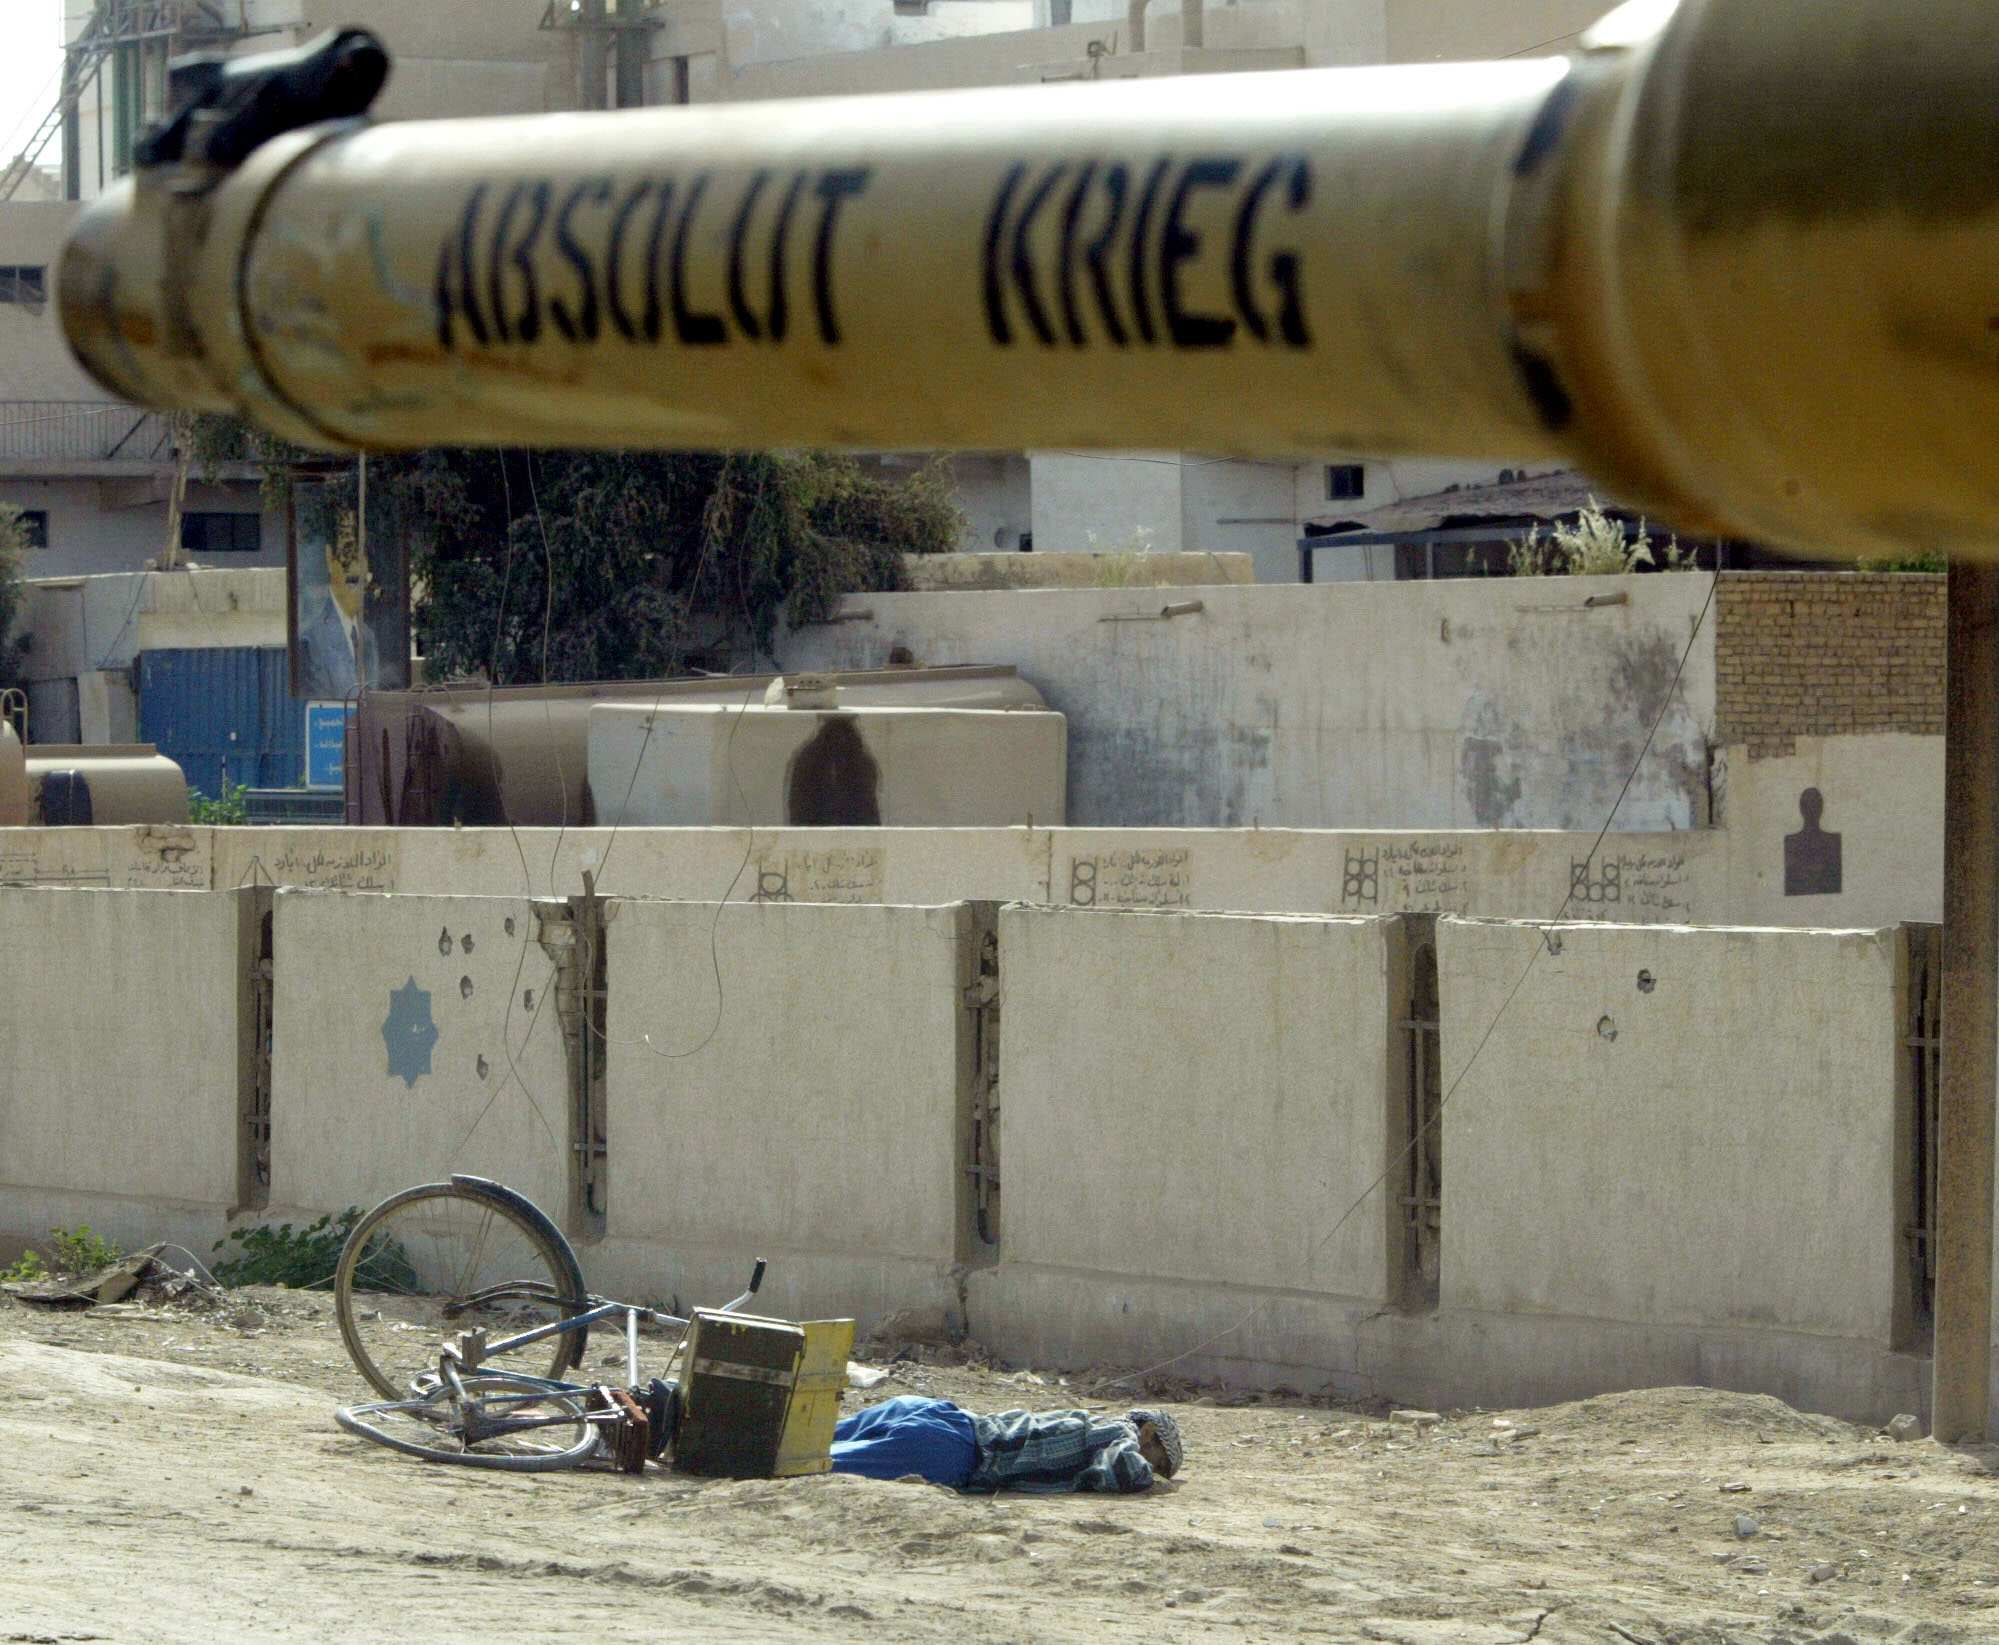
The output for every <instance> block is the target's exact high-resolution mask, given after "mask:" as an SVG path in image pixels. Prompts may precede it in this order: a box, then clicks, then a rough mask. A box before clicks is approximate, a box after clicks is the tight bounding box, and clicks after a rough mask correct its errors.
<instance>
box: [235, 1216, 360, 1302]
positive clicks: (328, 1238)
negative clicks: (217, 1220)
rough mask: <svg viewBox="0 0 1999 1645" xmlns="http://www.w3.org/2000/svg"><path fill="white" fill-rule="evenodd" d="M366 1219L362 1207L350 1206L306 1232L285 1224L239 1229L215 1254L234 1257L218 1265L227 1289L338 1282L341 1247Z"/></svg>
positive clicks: (308, 1228) (318, 1222)
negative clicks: (335, 1272)
mask: <svg viewBox="0 0 1999 1645" xmlns="http://www.w3.org/2000/svg"><path fill="white" fill-rule="evenodd" d="M360 1219H361V1208H360V1207H359V1206H358V1205H350V1206H348V1207H347V1209H346V1210H344V1211H342V1212H341V1213H340V1215H339V1216H338V1217H321V1218H320V1219H319V1220H318V1221H317V1222H313V1223H308V1224H307V1225H306V1226H305V1227H303V1228H294V1227H293V1226H292V1225H291V1224H290V1223H288V1222H281V1223H279V1224H278V1225H277V1227H275V1228H273V1227H271V1226H269V1225H268V1224H264V1225H260V1226H258V1227H255V1228H235V1229H231V1230H230V1231H229V1233H227V1234H226V1235H224V1236H223V1237H222V1238H221V1239H219V1240H217V1241H216V1242H215V1249H216V1250H217V1251H220V1250H222V1249H223V1248H224V1247H225V1246H233V1247H234V1252H233V1254H232V1255H230V1256H226V1257H224V1258H222V1260H221V1261H219V1262H217V1263H216V1264H215V1277H216V1279H217V1280H218V1281H220V1282H221V1283H222V1284H224V1285H289V1286H291V1287H293V1288H294V1289H303V1288H304V1287H306V1286H309V1285H324V1284H325V1283H326V1282H327V1281H328V1280H330V1279H332V1278H333V1270H334V1267H335V1265H336V1264H337V1263H338V1262H339V1261H340V1248H341V1247H342V1246H343V1245H345V1244H346V1243H347V1236H348V1235H349V1234H351V1233H352V1232H353V1231H354V1224H355V1223H356V1222H358V1221H360Z"/></svg>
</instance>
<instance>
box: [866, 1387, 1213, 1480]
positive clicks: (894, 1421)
mask: <svg viewBox="0 0 1999 1645" xmlns="http://www.w3.org/2000/svg"><path fill="white" fill-rule="evenodd" d="M1183 1455H1184V1451H1183V1448H1182V1445H1181V1441H1180V1428H1179V1425H1178V1424H1177V1423H1175V1422H1174V1420H1173V1419H1172V1418H1171V1417H1170V1416H1168V1415H1167V1414H1166V1413H1165V1412H1164V1411H1154V1410H1134V1411H1129V1412H1127V1413H1125V1414H1124V1415H1123V1416H1111V1415H1092V1414H1091V1413H1090V1412H1088V1411H1001V1412H999V1413H998V1414H997V1415H993V1416H980V1415H978V1414H976V1413H974V1412H971V1411H962V1410H960V1409H959V1408H958V1407H957V1406H956V1405H953V1404H952V1403H951V1402H950V1401H949V1400H948V1399H923V1398H919V1397H917V1396H916V1395H912V1394H906V1395H904V1396H902V1397H901V1398H899V1399H891V1400H887V1401H884V1402H883V1403H882V1404H880V1405H873V1406H870V1407H868V1409H866V1410H865V1411H857V1412H856V1413H854V1415H852V1416H848V1417H842V1418H841V1419H840V1422H839V1425H838V1427H836V1428H835V1429H834V1430H833V1471H834V1472H835V1473H846V1474H864V1475H866V1476H867V1477H869V1478H870V1479H907V1478H909V1477H910V1476H911V1475H916V1476H918V1477H920V1478H923V1479H926V1480H928V1481H930V1483H931V1484H933V1485H948V1486H950V1487H952V1488H953V1489H955V1490H960V1491H1145V1490H1150V1489H1151V1487H1152V1483H1153V1481H1154V1479H1155V1478H1159V1477H1165V1478H1168V1479H1170V1478H1172V1477H1173V1475H1175V1474H1177V1473H1178V1472H1179V1471H1180V1463H1181V1459H1182V1457H1183Z"/></svg>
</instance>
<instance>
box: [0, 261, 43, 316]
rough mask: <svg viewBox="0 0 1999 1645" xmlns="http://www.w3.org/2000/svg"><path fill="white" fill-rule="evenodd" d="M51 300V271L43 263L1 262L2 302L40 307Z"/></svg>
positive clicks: (0, 292)
mask: <svg viewBox="0 0 1999 1645" xmlns="http://www.w3.org/2000/svg"><path fill="white" fill-rule="evenodd" d="M48 300H49V271H48V270H47V268H45V267H43V266H42V265H41V264H39V263H37V264H27V263H0V303H20V304H23V305H25V306H26V307H28V308H40V307H41V306H42V304H44V303H46V302H47V301H48Z"/></svg>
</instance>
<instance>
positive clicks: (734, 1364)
mask: <svg viewBox="0 0 1999 1645" xmlns="http://www.w3.org/2000/svg"><path fill="white" fill-rule="evenodd" d="M804 1353H805V1332H804V1331H803V1330H802V1329H800V1328H799V1327H798V1326H796V1325H790V1324H787V1323H786V1322H784V1321H783V1320H775V1319H758V1318H756V1317H754V1316H749V1315H744V1314H721V1313H714V1312H711V1311H710V1310H708V1309H696V1310H695V1314H694V1325H693V1328H692V1330H691V1331H690V1332H689V1333H688V1338H687V1369H686V1371H685V1372H684V1373H683V1375H682V1378H681V1400H682V1409H681V1416H680V1432H679V1434H678V1435H677V1436H676V1438H675V1440H674V1448H673V1465H674V1467H675V1468H677V1469H678V1470H679V1471H680V1472H682V1473H686V1474H706V1475H711V1476H716V1477H720V1478H723V1479H768V1478H770V1477H771V1475H772V1473H773V1472H774V1471H775V1470H776V1467H777V1456H778V1446H779V1442H780V1441H781V1440H782V1438H783V1437H784V1423H785V1417H786V1415H787V1414H788V1413H789V1411H790V1408H791V1393H792V1389H793V1387H794V1386H795V1385H796V1383H797V1381H798V1366H799V1361H800V1360H801V1359H802V1358H803V1356H804Z"/></svg>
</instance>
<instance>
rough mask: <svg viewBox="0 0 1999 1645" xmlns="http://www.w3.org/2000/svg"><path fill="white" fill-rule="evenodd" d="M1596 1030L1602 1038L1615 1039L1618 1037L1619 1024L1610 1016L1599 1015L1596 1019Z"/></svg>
mask: <svg viewBox="0 0 1999 1645" xmlns="http://www.w3.org/2000/svg"><path fill="white" fill-rule="evenodd" d="M1596 1031H1597V1035H1598V1037H1599V1038H1601V1039H1606V1040H1614V1039H1616V1038H1617V1024H1616V1023H1614V1022H1612V1021H1611V1020H1610V1018H1609V1017H1598V1018H1597V1019H1596Z"/></svg>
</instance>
